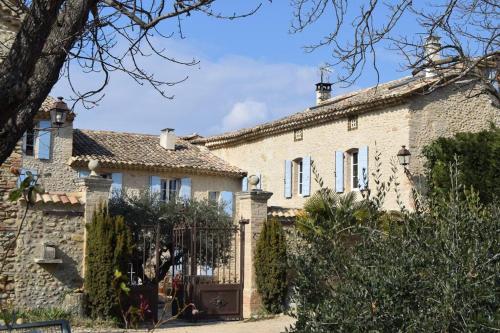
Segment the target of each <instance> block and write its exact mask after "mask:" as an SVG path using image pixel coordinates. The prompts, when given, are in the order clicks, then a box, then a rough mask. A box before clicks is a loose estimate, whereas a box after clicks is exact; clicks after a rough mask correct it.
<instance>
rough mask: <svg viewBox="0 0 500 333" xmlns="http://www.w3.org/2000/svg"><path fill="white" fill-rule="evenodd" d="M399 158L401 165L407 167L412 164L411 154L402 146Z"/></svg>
mask: <svg viewBox="0 0 500 333" xmlns="http://www.w3.org/2000/svg"><path fill="white" fill-rule="evenodd" d="M397 156H398V160H399V164H400V165H402V166H404V167H406V166H407V165H408V164H410V156H411V153H410V151H409V150H408V149H406V147H405V146H401V149H400V150H399V151H398V155H397Z"/></svg>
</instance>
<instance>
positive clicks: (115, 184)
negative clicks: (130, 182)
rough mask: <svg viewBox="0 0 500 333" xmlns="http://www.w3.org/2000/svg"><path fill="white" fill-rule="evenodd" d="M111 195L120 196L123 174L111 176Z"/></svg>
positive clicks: (115, 173) (116, 173)
mask: <svg viewBox="0 0 500 333" xmlns="http://www.w3.org/2000/svg"><path fill="white" fill-rule="evenodd" d="M111 180H112V183H111V195H120V192H121V191H122V183H123V174H122V173H120V172H113V173H112V174H111Z"/></svg>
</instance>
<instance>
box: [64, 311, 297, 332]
mask: <svg viewBox="0 0 500 333" xmlns="http://www.w3.org/2000/svg"><path fill="white" fill-rule="evenodd" d="M293 322H294V320H293V318H290V317H288V316H283V315H281V316H277V317H274V318H271V319H260V320H254V321H226V322H205V323H196V324H193V323H186V322H182V321H176V322H173V323H170V324H168V325H167V326H166V327H165V328H161V329H158V330H155V333H281V332H284V331H285V328H287V327H289V326H290V325H291V324H292V323H293ZM72 331H73V332H75V333H84V332H92V333H93V332H107V333H111V332H112V333H118V332H130V333H144V332H146V331H145V330H128V331H124V330H112V331H110V330H103V329H100V330H95V329H94V330H79V329H75V330H72Z"/></svg>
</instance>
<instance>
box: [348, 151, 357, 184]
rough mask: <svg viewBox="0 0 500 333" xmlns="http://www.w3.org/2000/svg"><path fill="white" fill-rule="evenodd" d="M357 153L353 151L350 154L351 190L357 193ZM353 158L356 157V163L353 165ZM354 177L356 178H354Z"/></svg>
mask: <svg viewBox="0 0 500 333" xmlns="http://www.w3.org/2000/svg"><path fill="white" fill-rule="evenodd" d="M358 154H359V152H358V150H357V149H356V150H354V151H352V152H351V170H350V171H351V175H350V178H351V189H352V190H353V191H359V175H358V165H359V155H358ZM354 157H356V163H354ZM354 175H356V177H354Z"/></svg>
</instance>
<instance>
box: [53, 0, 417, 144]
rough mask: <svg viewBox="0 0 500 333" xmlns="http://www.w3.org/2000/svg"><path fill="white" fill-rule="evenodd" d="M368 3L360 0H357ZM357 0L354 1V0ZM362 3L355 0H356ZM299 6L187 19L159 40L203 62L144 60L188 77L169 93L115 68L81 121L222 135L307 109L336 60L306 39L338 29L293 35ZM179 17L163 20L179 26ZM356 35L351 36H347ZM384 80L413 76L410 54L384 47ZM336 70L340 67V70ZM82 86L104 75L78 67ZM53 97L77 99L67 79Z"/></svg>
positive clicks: (174, 76)
mask: <svg viewBox="0 0 500 333" xmlns="http://www.w3.org/2000/svg"><path fill="white" fill-rule="evenodd" d="M263 1H265V0H263ZM357 2H360V1H357ZM257 3H258V1H254V0H219V2H218V3H217V4H218V7H216V9H217V10H220V11H222V12H225V13H229V14H230V13H232V12H234V11H239V12H243V11H245V9H247V10H250V9H251V8H253V6H254V5H255V4H257ZM350 3H352V2H350ZM354 5H356V4H353V6H354ZM291 20H292V8H291V7H290V5H289V0H274V1H272V3H270V2H267V1H265V2H263V4H262V7H261V8H260V10H259V11H258V12H257V13H256V14H254V15H252V16H250V17H246V18H242V19H237V20H231V21H230V20H220V19H214V18H207V17H205V16H202V15H191V16H190V17H188V18H185V19H184V20H183V35H184V38H181V37H180V36H179V34H174V36H173V37H172V38H168V39H158V40H157V43H158V44H159V45H161V46H162V47H164V48H165V49H166V51H167V54H168V55H169V56H171V57H174V58H176V59H181V60H185V61H190V60H192V59H195V60H197V61H198V62H199V63H198V64H197V65H195V66H192V67H187V66H183V65H178V64H173V63H169V62H167V61H165V60H163V59H161V58H158V57H156V58H153V57H150V58H147V59H144V67H145V68H147V69H148V70H150V71H152V72H153V73H154V74H155V75H157V76H158V77H159V78H161V79H164V80H168V81H179V80H182V79H184V78H186V77H187V79H186V80H185V81H184V82H182V83H179V84H177V85H175V86H173V87H169V88H167V89H166V92H167V94H168V95H171V96H173V97H174V98H173V99H166V98H164V97H162V96H160V94H159V93H157V92H156V91H154V90H153V89H151V87H148V86H146V85H144V86H140V85H138V84H137V83H136V82H135V81H133V80H132V79H131V78H129V77H128V76H126V75H124V74H122V73H118V72H113V73H112V75H111V78H110V83H109V85H108V86H107V87H106V89H105V96H104V98H103V99H102V100H101V101H100V102H99V103H98V105H97V106H96V107H94V108H92V109H90V110H87V109H85V108H83V107H82V106H81V105H78V104H77V105H76V106H75V112H76V113H77V117H76V120H75V123H74V126H75V127H76V128H82V129H98V130H112V131H120V132H133V133H150V134H159V133H160V130H161V129H163V128H167V127H168V128H174V129H175V130H176V133H177V134H178V135H187V134H191V133H198V134H201V135H204V136H206V135H214V134H218V133H222V132H226V131H232V130H236V129H239V128H243V127H249V126H253V125H256V124H259V123H262V122H266V121H270V120H274V119H278V118H281V117H284V116H287V115H290V114H292V113H296V112H300V111H303V110H304V109H306V108H307V107H308V106H312V105H314V103H315V90H314V89H315V86H314V84H315V83H316V82H318V81H319V67H320V66H321V65H322V64H324V63H325V62H327V61H331V58H330V54H329V52H330V51H329V50H328V48H322V49H319V50H316V51H315V52H313V53H307V52H305V51H304V48H303V47H304V46H305V45H309V44H311V43H314V42H317V41H318V40H319V39H320V38H321V36H322V35H324V34H325V33H326V32H327V31H328V29H329V28H330V24H331V22H330V21H329V20H328V19H325V20H323V21H321V22H319V23H318V24H317V25H316V26H314V27H313V28H312V29H309V30H308V31H305V32H304V33H300V34H290V33H289V30H290V23H291ZM173 23H174V22H170V23H166V24H165V25H163V26H162V27H161V29H163V30H161V31H162V33H168V32H170V31H172V29H173V26H172V24H173ZM345 37H346V38H348V36H347V35H345ZM378 56H379V61H380V62H379V66H380V68H381V72H380V74H381V77H380V81H381V82H384V81H389V80H392V79H396V78H399V77H401V76H404V75H408V73H407V72H404V71H402V70H401V66H400V64H401V62H402V59H401V58H399V57H398V55H397V54H395V53H392V52H391V51H389V50H385V49H381V50H379V55H378ZM333 70H335V68H334V69H333ZM73 71H74V73H76V74H75V75H74V76H73V81H74V83H75V85H76V87H77V88H78V89H79V90H81V91H84V90H85V88H90V87H92V85H93V84H95V80H96V78H95V77H94V76H93V75H92V74H85V73H83V72H82V71H81V70H80V69H79V68H74V69H73ZM376 83H377V79H376V76H375V73H374V72H373V70H366V71H365V72H364V73H363V75H362V76H361V78H360V79H359V80H358V81H357V82H356V84H355V85H353V86H351V87H347V88H342V87H339V86H334V87H333V95H338V94H341V93H344V92H347V91H351V90H354V89H359V88H362V87H368V86H372V85H375V84H376ZM51 95H52V96H63V97H65V98H69V97H70V96H71V95H72V93H71V90H70V88H69V85H68V82H67V80H66V79H64V78H62V79H61V80H60V81H59V83H58V84H57V85H56V86H55V87H54V88H53V90H52V92H51Z"/></svg>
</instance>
